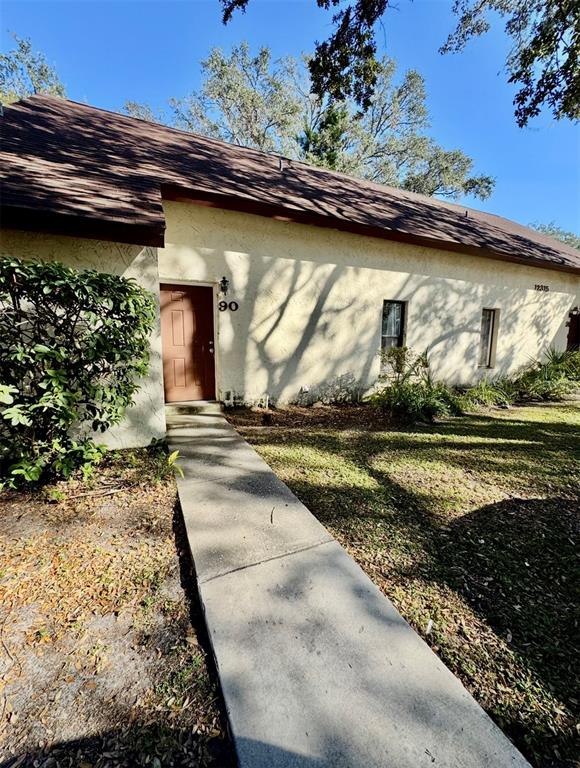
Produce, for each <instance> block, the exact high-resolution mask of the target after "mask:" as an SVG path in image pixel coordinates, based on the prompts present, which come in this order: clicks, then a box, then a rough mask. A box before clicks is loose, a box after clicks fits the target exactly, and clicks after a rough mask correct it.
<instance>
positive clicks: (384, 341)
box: [381, 301, 405, 352]
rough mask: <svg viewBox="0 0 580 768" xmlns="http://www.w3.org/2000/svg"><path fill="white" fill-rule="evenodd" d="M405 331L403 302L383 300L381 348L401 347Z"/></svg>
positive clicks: (384, 350)
mask: <svg viewBox="0 0 580 768" xmlns="http://www.w3.org/2000/svg"><path fill="white" fill-rule="evenodd" d="M404 333H405V302H404V301H384V302H383V327H382V334H381V349H382V350H383V352H386V351H387V350H388V349H391V347H402V346H403V336H404Z"/></svg>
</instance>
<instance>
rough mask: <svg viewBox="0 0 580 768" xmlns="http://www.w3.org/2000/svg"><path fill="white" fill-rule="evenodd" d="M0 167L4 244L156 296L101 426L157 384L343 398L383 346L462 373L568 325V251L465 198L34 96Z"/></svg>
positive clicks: (271, 397) (209, 391)
mask: <svg viewBox="0 0 580 768" xmlns="http://www.w3.org/2000/svg"><path fill="white" fill-rule="evenodd" d="M2 175H3V191H2V201H1V205H2V208H1V215H2V228H3V231H2V253H4V254H10V255H13V256H19V257H25V258H40V259H58V260H60V261H62V262H65V263H66V264H69V265H72V266H75V267H91V268H95V269H98V270H103V271H107V272H112V273H116V274H123V275H126V276H131V277H133V278H135V279H136V280H137V281H138V282H139V283H140V284H142V285H143V286H145V287H146V288H148V289H149V290H150V291H152V292H153V293H154V294H155V296H157V297H158V300H159V307H160V318H159V324H158V327H157V330H156V332H155V334H154V336H153V338H152V342H151V344H152V364H151V371H150V375H149V377H148V379H147V380H146V382H145V383H144V386H143V387H142V389H141V391H140V393H139V395H138V398H137V402H136V405H135V407H134V408H132V409H131V410H130V411H129V412H128V414H127V419H126V421H125V423H124V424H123V425H122V426H120V427H118V428H117V429H116V430H114V431H113V432H112V434H111V435H110V436H109V442H110V444H112V445H117V446H121V445H125V446H128V445H143V444H146V443H148V442H149V441H150V440H151V438H153V437H160V436H162V435H163V434H164V432H165V422H164V402H166V401H186V400H196V399H214V398H217V399H219V400H222V401H225V402H229V403H233V402H246V403H248V402H249V403H256V402H266V401H269V402H277V403H284V402H292V401H299V402H300V401H303V402H308V401H314V400H318V399H334V398H348V397H351V396H353V395H355V394H358V393H360V392H365V391H367V390H368V389H369V388H371V387H372V386H373V384H374V383H375V382H376V380H377V376H378V374H379V366H380V359H379V354H378V353H379V352H380V350H381V348H383V349H384V348H387V347H389V346H392V345H403V344H405V345H407V346H410V347H412V348H414V349H415V350H417V351H424V350H428V352H429V355H430V360H431V364H432V369H433V373H434V375H435V376H437V377H439V378H441V379H444V380H446V381H448V382H450V383H454V384H470V383H473V382H475V381H477V380H478V379H479V378H481V377H482V376H494V375H503V374H508V373H510V372H513V371H515V370H516V369H518V368H519V367H520V366H522V365H524V364H525V363H526V362H528V360H529V358H530V357H531V356H533V357H537V356H539V355H541V354H542V353H543V352H544V351H545V350H546V349H547V348H548V347H549V346H551V345H554V346H556V347H558V348H560V349H562V348H565V347H566V345H567V344H568V343H575V339H574V333H576V334H577V332H578V330H577V329H578V304H579V303H580V295H579V294H580V252H578V251H576V250H574V249H572V248H570V247H567V246H566V245H564V244H562V243H560V242H557V241H555V240H552V239H551V238H547V237H545V236H543V235H541V234H539V233H537V232H535V231H532V230H530V229H527V228H526V227H522V226H520V225H518V224H515V223H513V222H511V221H508V220H506V219H503V218H500V217H498V216H493V215H490V214H486V213H481V212H478V211H475V210H472V209H469V208H465V207H464V206H459V205H453V204H450V203H447V202H442V201H440V200H436V199H432V198H428V197H423V196H421V195H416V194H412V193H409V192H405V191H402V190H400V189H392V188H388V187H384V186H380V185H377V184H373V183H371V182H368V181H362V180H359V179H353V178H350V177H348V176H345V175H342V174H339V173H333V172H330V171H328V170H325V169H320V168H314V167H311V166H308V165H306V164H303V163H299V162H295V161H293V160H287V159H285V158H282V157H278V156H273V155H269V154H265V153H262V152H258V151H255V150H252V149H245V148H241V147H237V146H231V145H228V144H225V143H223V142H220V141H216V140H213V139H209V138H205V137H202V136H197V135H193V134H189V133H185V132H182V131H179V130H175V129H171V128H167V127H164V126H159V125H155V124H152V123H148V122H145V121H141V120H136V119H133V118H129V117H125V116H122V115H119V114H115V113H112V112H107V111H105V110H101V109H95V108H93V107H90V106H87V105H85V104H77V103H75V102H71V101H67V100H64V99H57V98H53V97H46V96H35V97H32V98H30V99H26V100H24V101H21V102H19V103H17V104H13V105H10V106H8V107H5V108H4V111H3V117H2ZM576 342H577V339H576Z"/></svg>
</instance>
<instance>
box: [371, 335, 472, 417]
mask: <svg viewBox="0 0 580 768" xmlns="http://www.w3.org/2000/svg"><path fill="white" fill-rule="evenodd" d="M382 368H383V376H382V378H384V379H386V380H387V382H388V383H387V384H386V386H384V387H382V388H381V389H379V390H377V392H375V393H374V394H373V395H371V397H370V398H369V400H370V402H372V403H374V404H375V405H376V406H377V407H379V408H381V409H382V410H384V411H388V412H389V413H390V414H391V415H393V416H397V417H399V418H402V419H407V420H410V421H433V419H434V418H435V417H437V416H444V415H449V414H454V415H459V414H460V413H461V412H462V408H461V401H460V398H459V397H458V396H457V394H456V393H455V392H454V391H453V390H452V389H450V388H449V387H448V386H447V385H446V384H443V383H442V382H436V381H434V380H433V378H432V376H431V372H430V368H429V360H428V358H427V355H425V354H423V355H415V354H413V352H411V350H409V349H408V348H407V347H392V348H391V349H389V350H387V351H386V352H384V353H382Z"/></svg>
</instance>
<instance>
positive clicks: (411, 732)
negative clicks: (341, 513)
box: [168, 404, 528, 768]
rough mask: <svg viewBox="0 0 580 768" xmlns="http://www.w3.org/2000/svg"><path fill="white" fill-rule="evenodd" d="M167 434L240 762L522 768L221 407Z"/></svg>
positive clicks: (172, 417) (178, 415)
mask: <svg viewBox="0 0 580 768" xmlns="http://www.w3.org/2000/svg"><path fill="white" fill-rule="evenodd" d="M168 425H169V428H170V431H169V441H170V445H171V449H172V450H179V452H180V455H181V459H180V464H181V466H182V468H183V471H184V473H185V477H184V478H183V479H179V480H178V487H179V497H180V500H181V506H182V509H183V514H184V518H185V525H186V528H187V535H188V538H189V544H190V547H191V551H192V555H193V559H194V563H195V568H196V573H197V579H198V589H199V593H200V597H201V602H202V605H203V609H204V611H205V618H206V622H207V627H208V632H209V637H210V641H211V644H212V647H213V651H214V654H215V659H216V663H217V668H218V673H219V677H220V681H221V686H222V690H223V694H224V698H225V702H226V707H227V711H228V717H229V720H230V726H231V730H232V734H233V737H234V740H235V746H236V750H237V754H238V759H239V764H240V766H241V768H286V766H293V767H295V768H322V767H323V766H324V768H327V767H328V768H330V767H331V766H332V768H359V767H360V768H422V766H431V767H433V766H434V767H435V768H437V766H442V767H444V768H503V767H504V766H506V767H507V766H510V767H511V768H516V767H517V768H522V767H523V766H527V765H528V763H527V762H526V761H525V760H524V759H523V757H522V756H521V755H520V753H519V752H518V751H517V750H516V749H515V748H514V747H513V746H512V745H511V743H510V742H509V741H508V739H507V738H506V737H505V736H504V735H503V734H502V732H501V731H500V730H499V728H497V727H496V726H495V725H494V724H493V722H492V721H491V720H490V718H489V717H488V716H487V715H486V714H485V713H484V712H483V710H482V709H481V708H480V707H479V705H478V704H477V703H476V702H475V701H474V699H473V698H472V697H471V696H470V695H469V694H468V693H467V691H466V690H465V689H464V688H463V686H462V685H461V683H460V682H459V681H458V680H457V678H455V677H454V676H453V675H452V674H451V672H449V670H448V669H447V668H446V667H445V666H444V665H443V664H442V662H441V661H440V660H439V659H438V658H437V656H436V655H435V654H434V653H433V652H432V651H431V649H430V648H429V647H428V646H427V645H426V643H424V642H423V640H421V639H420V638H419V636H418V635H417V634H416V633H415V632H414V631H413V630H412V629H411V627H410V626H409V625H408V624H407V623H406V622H405V621H404V620H403V619H402V617H401V616H400V614H399V613H398V612H397V611H396V610H395V608H394V607H393V605H392V604H391V603H390V601H389V600H387V599H386V598H385V597H384V596H383V595H382V594H381V592H380V591H379V590H378V589H377V587H375V585H374V584H373V583H372V582H371V581H370V580H369V579H368V577H367V576H366V575H365V574H364V573H363V571H362V570H361V569H360V568H359V566H358V565H357V564H356V563H355V562H354V561H353V560H352V558H351V557H350V556H349V555H347V553H346V552H345V550H344V549H343V548H342V547H341V546H340V545H339V544H338V543H337V542H336V541H335V540H334V539H333V538H332V537H331V536H330V534H329V533H328V532H327V531H326V529H325V528H324V527H323V526H322V525H320V523H319V522H318V521H317V520H316V519H315V518H314V516H313V515H312V514H311V513H310V512H309V511H308V509H306V507H305V506H304V505H303V504H301V502H299V501H298V499H297V498H296V497H295V496H294V495H293V494H292V493H291V492H290V490H289V489H288V488H287V487H286V486H285V485H284V484H283V483H282V482H281V481H280V480H279V479H278V478H277V477H276V476H275V475H274V474H273V472H272V470H271V469H270V468H269V467H268V465H267V464H266V463H265V462H264V461H263V460H262V459H261V458H260V457H259V456H258V454H257V453H256V452H255V451H254V450H253V449H252V448H251V447H250V446H249V445H248V444H247V443H246V442H245V440H243V439H242V438H241V437H240V436H239V435H238V434H237V433H236V432H235V430H234V429H233V428H232V427H231V426H230V425H229V424H228V423H227V422H226V421H225V419H224V418H223V416H222V415H221V413H220V411H219V408H218V406H217V405H212V404H206V405H204V406H198V407H196V408H191V406H172V407H170V408H169V409H168Z"/></svg>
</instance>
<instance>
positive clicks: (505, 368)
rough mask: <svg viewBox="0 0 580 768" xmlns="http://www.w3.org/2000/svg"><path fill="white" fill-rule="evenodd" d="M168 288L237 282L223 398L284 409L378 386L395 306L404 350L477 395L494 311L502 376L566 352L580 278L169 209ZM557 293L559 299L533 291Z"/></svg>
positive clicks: (163, 263)
mask: <svg viewBox="0 0 580 768" xmlns="http://www.w3.org/2000/svg"><path fill="white" fill-rule="evenodd" d="M164 207H165V212H166V218H167V231H166V246H165V248H162V249H159V251H158V253H159V274H160V279H161V280H183V281H191V282H202V283H210V284H214V285H215V284H217V282H218V281H219V280H220V278H221V277H222V275H225V276H226V277H227V278H228V279H229V280H230V283H231V285H230V291H229V294H228V297H227V299H228V301H231V300H236V301H237V302H239V310H238V311H237V312H230V311H229V310H228V311H225V312H217V313H216V317H217V335H218V339H217V345H216V347H217V381H218V387H219V396H220V398H221V399H224V398H225V397H226V395H227V393H235V395H236V396H238V397H241V398H244V399H246V400H250V401H251V400H257V399H259V398H260V397H263V396H264V395H265V394H267V395H269V396H270V397H271V398H272V399H274V400H277V401H278V402H284V401H292V400H295V399H297V398H298V397H300V390H301V388H302V387H308V388H309V389H310V392H309V394H308V397H309V398H310V399H316V398H318V397H320V396H325V395H328V394H332V392H333V391H335V392H336V391H341V390H342V389H343V388H344V387H348V386H354V385H360V386H361V387H362V388H363V389H366V388H368V387H370V386H371V385H372V384H373V383H374V382H375V380H376V377H377V375H378V372H379V357H378V351H379V349H380V326H381V313H382V305H383V300H384V299H392V300H400V301H405V302H408V304H407V322H406V343H407V345H408V346H410V347H412V348H413V349H415V350H416V351H418V352H419V351H423V350H426V349H428V350H429V354H430V359H431V363H432V368H433V371H434V373H435V375H436V376H437V377H440V378H443V379H445V380H447V381H449V382H451V383H457V384H468V383H472V382H474V381H476V380H477V379H478V377H481V376H482V375H485V374H486V371H485V370H484V369H480V368H478V350H479V340H480V329H481V310H482V308H483V307H487V308H497V309H499V310H500V325H499V332H498V339H497V353H496V367H495V369H494V370H493V371H487V375H490V376H495V375H503V374H506V373H509V372H512V371H514V370H515V369H517V368H519V367H520V366H522V365H524V364H526V363H527V362H528V360H529V358H530V357H537V356H539V355H541V354H542V353H543V352H544V351H545V350H546V349H547V348H548V347H549V346H550V345H555V346H557V347H560V348H564V347H565V345H566V334H567V329H566V327H565V323H566V321H567V316H568V312H569V310H570V308H571V307H573V306H576V305H577V304H578V303H579V296H580V278H578V277H577V276H575V275H571V274H567V273H564V272H557V271H554V270H545V269H538V268H535V267H524V266H520V265H516V264H509V263H505V262H501V261H496V260H492V259H486V258H479V257H472V256H466V255H462V254H456V253H452V252H446V251H439V250H434V249H429V248H421V247H417V246H412V245H405V244H400V243H395V242H390V241H387V240H378V239H376V238H370V237H361V236H358V235H353V234H348V233H343V232H338V231H336V230H332V229H322V228H316V227H311V226H306V225H301V224H294V223H290V222H281V221H274V220H270V219H267V218H263V217H258V216H252V215H248V214H242V213H235V212H231V211H225V210H220V209H212V208H204V207H200V206H195V205H192V204H187V203H175V202H166V203H165V205H164ZM536 283H541V284H547V285H548V286H549V288H550V290H549V292H547V293H544V292H539V291H536V290H534V285H535V284H536Z"/></svg>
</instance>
